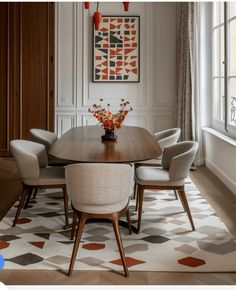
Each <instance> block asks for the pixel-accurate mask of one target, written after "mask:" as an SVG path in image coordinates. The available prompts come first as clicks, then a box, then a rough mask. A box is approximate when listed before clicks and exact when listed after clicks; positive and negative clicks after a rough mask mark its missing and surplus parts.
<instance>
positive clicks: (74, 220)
mask: <svg viewBox="0 0 236 290" xmlns="http://www.w3.org/2000/svg"><path fill="white" fill-rule="evenodd" d="M76 221H77V214H76V212H75V211H74V212H73V222H72V228H71V237H70V239H71V240H73V239H74V236H75V228H76Z"/></svg>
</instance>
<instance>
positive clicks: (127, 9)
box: [123, 1, 129, 12]
mask: <svg viewBox="0 0 236 290" xmlns="http://www.w3.org/2000/svg"><path fill="white" fill-rule="evenodd" d="M123 5H124V10H125V11H126V12H127V11H129V1H125V2H123Z"/></svg>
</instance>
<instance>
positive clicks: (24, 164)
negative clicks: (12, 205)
mask: <svg viewBox="0 0 236 290" xmlns="http://www.w3.org/2000/svg"><path fill="white" fill-rule="evenodd" d="M10 150H11V153H12V156H13V158H14V160H15V161H16V165H17V168H18V171H19V174H20V177H21V180H22V185H23V191H22V194H21V198H20V202H19V205H18V208H17V212H16V215H15V219H14V221H13V227H14V226H15V225H16V223H17V219H18V217H19V215H20V212H21V210H22V208H23V206H24V202H25V200H26V198H27V201H28V200H29V199H30V196H31V194H32V191H33V189H35V188H36V189H38V188H40V189H41V188H61V189H62V190H63V197H64V213H65V224H66V226H67V225H68V197H67V192H66V184H65V169H64V167H47V165H48V158H47V153H46V149H45V146H44V145H42V144H38V143H35V142H32V141H27V140H12V141H11V142H10Z"/></svg>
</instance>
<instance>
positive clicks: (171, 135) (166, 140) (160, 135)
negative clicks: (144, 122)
mask: <svg viewBox="0 0 236 290" xmlns="http://www.w3.org/2000/svg"><path fill="white" fill-rule="evenodd" d="M180 133H181V129H180V128H172V129H167V130H164V131H160V132H157V133H155V134H154V135H153V136H154V138H155V139H156V141H158V144H159V145H160V147H161V149H162V150H163V149H164V148H165V147H166V146H169V145H173V144H176V143H177V141H178V139H179V136H180Z"/></svg>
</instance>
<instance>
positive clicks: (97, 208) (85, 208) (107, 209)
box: [72, 198, 129, 214]
mask: <svg viewBox="0 0 236 290" xmlns="http://www.w3.org/2000/svg"><path fill="white" fill-rule="evenodd" d="M128 201H129V198H127V199H125V200H124V201H121V202H118V203H114V204H104V205H100V204H99V205H97V204H94V205H92V204H80V203H79V202H77V201H74V200H72V204H73V206H74V208H75V209H77V210H78V211H81V212H86V213H96V214H107V213H113V212H118V211H121V210H122V209H123V208H125V206H126V205H127V203H128Z"/></svg>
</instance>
